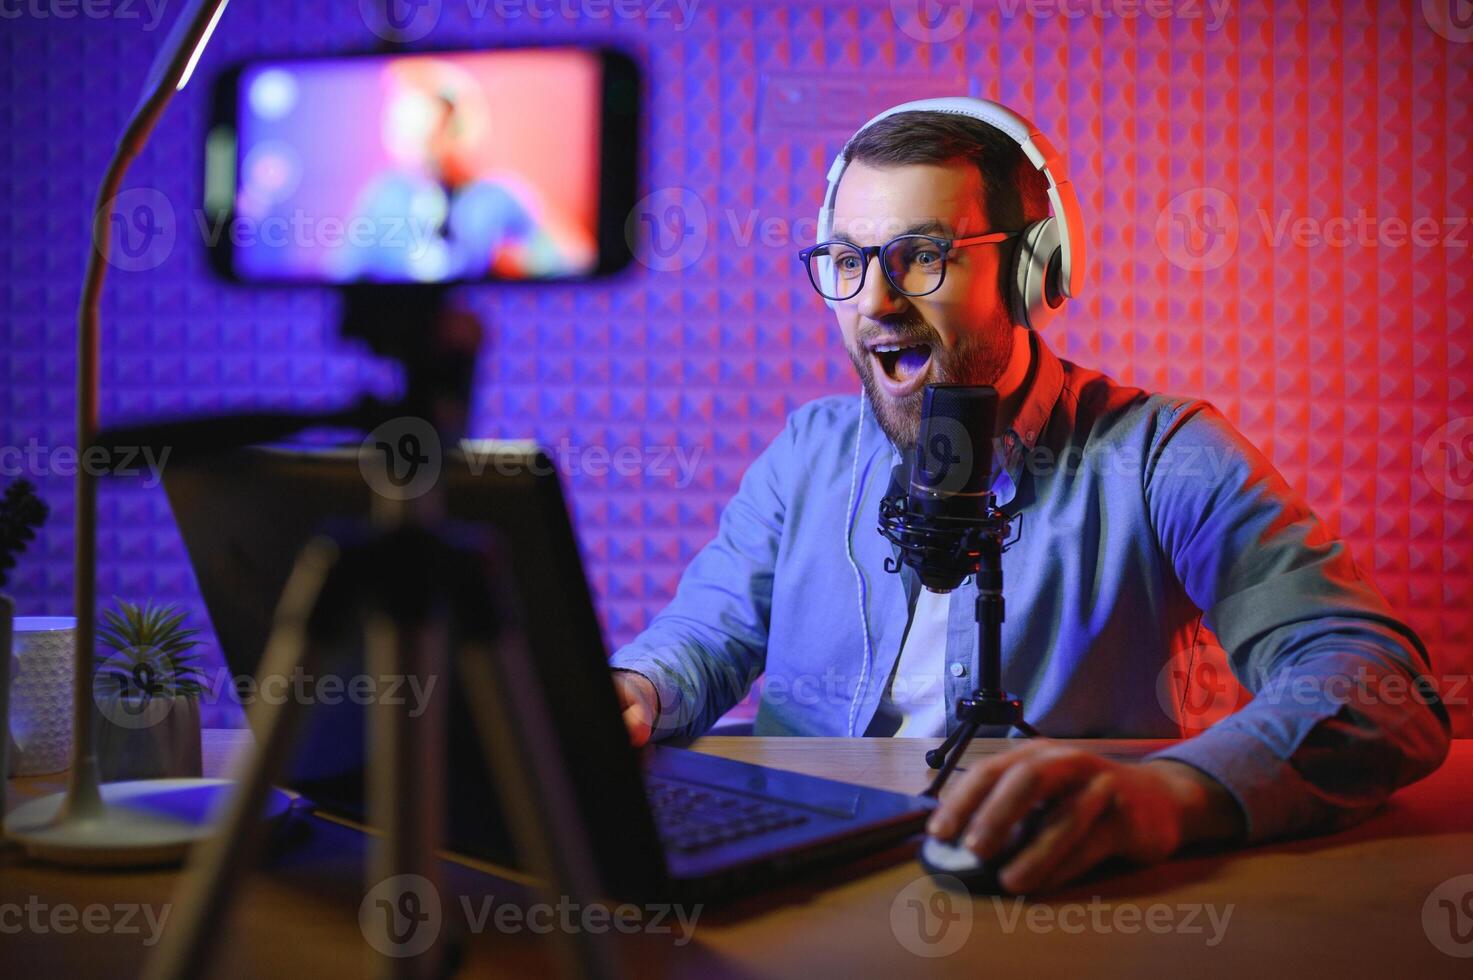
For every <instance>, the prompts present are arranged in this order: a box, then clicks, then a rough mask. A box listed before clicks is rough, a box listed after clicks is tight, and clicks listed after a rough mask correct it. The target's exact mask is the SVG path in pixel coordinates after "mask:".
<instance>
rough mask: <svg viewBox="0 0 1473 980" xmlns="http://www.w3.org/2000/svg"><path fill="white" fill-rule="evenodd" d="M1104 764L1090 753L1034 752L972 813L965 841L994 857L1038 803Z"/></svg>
mask: <svg viewBox="0 0 1473 980" xmlns="http://www.w3.org/2000/svg"><path fill="white" fill-rule="evenodd" d="M1101 764H1102V761H1101V759H1100V758H1099V756H1095V755H1091V754H1090V753H1087V752H1076V751H1070V750H1063V751H1062V752H1034V753H1031V754H1029V755H1028V756H1025V757H1024V758H1022V759H1020V760H1019V761H1018V763H1017V765H1014V766H1013V767H1011V768H1010V769H1008V771H1007V772H1005V773H1003V775H1002V777H1001V778H999V779H998V780H997V785H996V786H994V787H993V789H992V792H991V793H989V794H988V796H987V798H986V799H984V800H983V801H982V804H981V805H980V806H979V807H978V808H977V812H976V813H975V814H973V816H972V821H971V823H970V824H969V825H968V827H967V830H966V832H965V834H964V835H963V837H962V844H963V845H964V846H966V847H967V848H969V849H971V850H972V851H975V852H976V853H977V854H979V855H981V856H982V857H984V858H991V857H994V856H995V855H996V854H997V853H998V851H1000V850H1001V849H1002V847H1003V844H1004V843H1006V842H1007V839H1008V833H1009V832H1010V831H1011V830H1012V829H1013V826H1014V825H1015V824H1016V823H1017V822H1018V821H1020V820H1022V819H1023V818H1024V817H1026V816H1027V815H1028V811H1030V810H1032V809H1033V808H1034V807H1035V806H1036V805H1038V804H1039V803H1042V802H1044V801H1046V800H1051V799H1053V798H1054V797H1056V796H1058V795H1060V794H1062V793H1064V792H1066V791H1067V790H1069V789H1071V788H1072V787H1074V786H1075V785H1077V784H1078V783H1081V782H1083V781H1084V780H1085V779H1086V778H1087V777H1088V776H1089V775H1090V774H1091V773H1093V772H1096V771H1097V770H1098V769H1099V768H1100V766H1101Z"/></svg>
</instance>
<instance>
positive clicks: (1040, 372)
mask: <svg viewBox="0 0 1473 980" xmlns="http://www.w3.org/2000/svg"><path fill="white" fill-rule="evenodd" d="M1028 348H1029V352H1030V358H1029V364H1028V375H1027V376H1026V377H1025V378H1024V379H1023V401H1022V403H1021V404H1020V405H1019V406H1018V413H1017V415H1016V416H1014V418H1013V422H1012V425H1011V426H1009V428H1008V431H1007V436H1012V439H1013V441H1014V442H1016V443H1020V444H1021V445H1022V446H1023V448H1025V449H1030V450H1031V449H1032V448H1033V447H1034V446H1035V445H1037V444H1038V440H1039V438H1040V437H1041V436H1042V435H1043V430H1044V428H1045V427H1046V426H1047V425H1048V420H1049V416H1051V415H1053V413H1054V406H1055V405H1057V404H1058V403H1059V394H1060V392H1062V391H1063V390H1064V367H1063V365H1062V364H1060V363H1059V359H1058V358H1057V357H1055V356H1054V352H1053V351H1051V350H1049V347H1048V344H1045V343H1044V342H1043V338H1042V337H1040V336H1039V335H1038V331H1036V330H1030V331H1028ZM1004 438H1006V436H1005V437H1004Z"/></svg>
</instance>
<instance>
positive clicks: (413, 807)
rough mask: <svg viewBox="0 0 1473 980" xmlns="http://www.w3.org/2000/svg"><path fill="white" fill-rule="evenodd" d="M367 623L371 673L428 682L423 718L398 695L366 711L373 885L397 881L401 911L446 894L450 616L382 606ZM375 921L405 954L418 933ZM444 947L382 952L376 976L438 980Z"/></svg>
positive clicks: (385, 944) (386, 942) (388, 944)
mask: <svg viewBox="0 0 1473 980" xmlns="http://www.w3.org/2000/svg"><path fill="white" fill-rule="evenodd" d="M365 625H366V627H367V629H366V634H365V644H364V646H365V653H366V655H367V666H368V671H369V675H370V676H371V677H376V678H389V677H392V678H401V679H405V680H408V679H422V680H423V684H422V685H418V689H419V690H421V691H424V692H427V694H426V697H425V699H424V700H425V703H424V704H423V705H420V706H419V708H420V709H421V710H420V711H419V713H418V715H417V716H415V715H414V713H413V712H412V711H411V706H410V705H409V704H408V703H407V702H403V701H400V700H399V699H395V701H394V703H389V702H388V701H386V700H385V699H382V698H380V699H376V700H375V702H374V703H373V704H372V705H370V707H369V712H368V741H369V748H368V753H369V754H368V757H369V758H370V759H373V760H374V765H373V767H372V768H371V769H370V770H369V772H368V799H369V805H368V812H369V822H370V823H371V824H372V825H373V826H374V827H376V828H378V830H379V834H378V835H377V836H376V837H375V838H374V840H373V844H372V851H371V853H370V857H369V866H368V874H369V881H368V883H367V890H369V891H371V890H372V889H373V888H375V887H376V886H377V885H379V884H380V883H381V882H385V881H389V880H391V879H398V883H399V884H401V885H402V886H403V890H401V891H399V894H398V900H399V901H398V902H396V903H395V908H397V907H398V906H399V904H401V903H408V902H412V901H422V900H423V896H422V895H421V894H420V891H419V890H420V889H424V890H426V891H429V892H430V893H431V894H433V895H437V896H438V895H440V894H442V889H441V888H440V878H441V875H440V859H439V858H438V857H437V856H436V855H435V848H436V847H438V846H439V844H440V842H441V838H442V836H443V835H444V832H445V821H444V804H445V798H446V795H447V790H446V780H445V766H444V759H445V726H446V716H447V711H446V703H447V701H448V700H449V697H450V693H451V692H450V690H449V686H448V684H445V683H442V684H441V685H440V690H439V691H438V692H436V690H435V687H434V682H435V680H436V679H437V678H438V679H441V680H442V682H443V680H444V678H445V676H446V671H445V663H446V655H445V648H446V643H447V631H446V624H445V617H444V616H443V615H436V614H435V613H434V612H433V611H431V612H430V614H429V615H428V616H425V617H420V616H414V615H393V614H391V613H389V612H383V611H379V612H375V613H373V614H372V615H371V616H370V617H369V618H368V620H367V622H366V624H365ZM414 687H415V685H410V689H414ZM401 876H414V877H412V878H410V877H401ZM396 918H397V916H395V919H396ZM372 921H373V922H374V924H375V926H378V925H380V924H382V927H383V929H384V933H383V935H382V936H381V937H380V938H381V940H382V942H381V943H375V944H374V945H375V946H377V947H379V948H380V949H383V948H389V949H393V948H395V947H398V949H399V950H400V951H401V952H407V950H406V949H405V947H404V946H402V945H401V943H403V942H414V937H415V935H416V934H415V932H414V931H413V930H411V931H410V933H409V938H408V939H405V940H402V941H401V940H399V937H398V936H397V935H395V934H393V933H392V932H391V930H396V929H397V928H398V926H397V924H396V922H395V921H393V920H390V919H384V920H380V919H378V918H377V917H375V918H373V920H372ZM411 924H412V925H413V926H414V928H415V929H417V928H418V925H417V924H415V923H411ZM437 927H438V926H437ZM416 945H417V944H416ZM445 947H446V942H445V941H443V940H439V939H436V940H435V941H432V942H431V943H430V944H429V946H428V947H427V948H426V949H424V950H423V951H422V952H419V953H417V954H416V955H395V956H389V955H382V954H381V955H379V956H378V957H377V958H376V960H375V962H374V975H375V976H377V977H379V978H381V980H399V978H403V980H423V978H431V977H438V976H440V975H441V973H442V967H443V963H444V961H445Z"/></svg>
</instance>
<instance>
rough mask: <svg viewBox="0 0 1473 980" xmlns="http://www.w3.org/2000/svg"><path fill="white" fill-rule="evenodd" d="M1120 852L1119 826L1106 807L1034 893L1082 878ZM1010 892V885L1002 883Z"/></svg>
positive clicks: (1111, 812) (1113, 815)
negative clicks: (1082, 837)
mask: <svg viewBox="0 0 1473 980" xmlns="http://www.w3.org/2000/svg"><path fill="white" fill-rule="evenodd" d="M1118 853H1120V827H1119V824H1118V822H1117V817H1116V815H1115V812H1114V811H1113V810H1112V809H1111V808H1106V809H1105V810H1104V811H1102V812H1101V813H1100V815H1099V816H1098V817H1097V818H1096V819H1095V822H1094V825H1093V826H1091V827H1090V830H1089V833H1087V834H1085V836H1084V839H1083V840H1081V841H1080V843H1079V846H1078V847H1076V848H1075V849H1074V850H1073V851H1072V852H1071V853H1070V854H1069V855H1068V856H1066V857H1065V858H1064V859H1063V860H1062V861H1060V862H1059V864H1058V865H1057V866H1056V867H1055V868H1054V870H1053V871H1051V872H1049V873H1048V874H1047V875H1045V876H1044V879H1043V882H1042V883H1041V884H1039V885H1036V886H1034V887H1033V890H1034V891H1052V890H1054V889H1056V888H1061V887H1063V886H1064V885H1067V884H1068V883H1069V882H1071V881H1074V880H1075V879H1076V878H1082V877H1084V875H1085V874H1087V873H1088V872H1089V871H1090V870H1092V869H1093V868H1094V867H1095V865H1097V864H1099V863H1100V862H1101V861H1104V860H1105V859H1106V858H1111V857H1114V856H1115V855H1116V854H1118ZM1003 887H1004V888H1009V889H1011V887H1012V886H1011V885H1008V884H1003Z"/></svg>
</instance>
